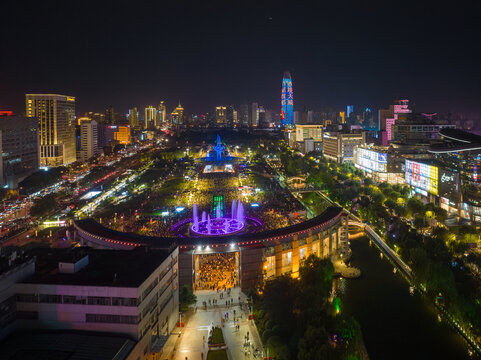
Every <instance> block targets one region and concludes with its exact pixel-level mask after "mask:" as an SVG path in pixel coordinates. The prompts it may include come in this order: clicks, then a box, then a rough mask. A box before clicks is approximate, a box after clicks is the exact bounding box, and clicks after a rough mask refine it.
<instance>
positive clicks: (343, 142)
mask: <svg viewBox="0 0 481 360" xmlns="http://www.w3.org/2000/svg"><path fill="white" fill-rule="evenodd" d="M365 143H366V133H365V132H364V131H357V132H350V131H329V132H325V133H324V134H323V139H322V155H323V156H324V157H325V158H327V159H330V160H334V161H336V162H337V163H340V164H342V163H345V162H353V161H354V148H355V147H356V146H360V145H364V144H365Z"/></svg>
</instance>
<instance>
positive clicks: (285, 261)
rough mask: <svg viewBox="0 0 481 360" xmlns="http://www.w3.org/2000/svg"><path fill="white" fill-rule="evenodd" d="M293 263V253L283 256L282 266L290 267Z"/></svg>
mask: <svg viewBox="0 0 481 360" xmlns="http://www.w3.org/2000/svg"><path fill="white" fill-rule="evenodd" d="M291 263H292V251H289V252H287V253H284V254H282V266H288V265H291Z"/></svg>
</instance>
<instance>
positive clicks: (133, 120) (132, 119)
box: [127, 107, 140, 130]
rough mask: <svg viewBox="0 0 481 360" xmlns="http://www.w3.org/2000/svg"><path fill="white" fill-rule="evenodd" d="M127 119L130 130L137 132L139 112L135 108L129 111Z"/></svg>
mask: <svg viewBox="0 0 481 360" xmlns="http://www.w3.org/2000/svg"><path fill="white" fill-rule="evenodd" d="M127 117H128V118H129V125H130V127H131V128H132V129H136V130H138V129H139V128H140V121H139V111H138V110H137V107H134V108H132V109H130V110H129V113H128V115H127Z"/></svg>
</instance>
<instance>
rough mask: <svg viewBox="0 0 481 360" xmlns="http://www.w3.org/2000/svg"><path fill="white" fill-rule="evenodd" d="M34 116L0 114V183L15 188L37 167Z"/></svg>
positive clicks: (36, 129)
mask: <svg viewBox="0 0 481 360" xmlns="http://www.w3.org/2000/svg"><path fill="white" fill-rule="evenodd" d="M38 150H39V147H38V122H37V119H36V118H26V117H20V116H0V153H1V154H2V161H1V162H0V185H1V186H2V187H9V188H16V187H17V185H18V183H19V182H20V181H22V180H23V179H25V178H26V177H27V176H29V175H31V174H33V173H34V172H35V171H37V170H38V168H39V153H38Z"/></svg>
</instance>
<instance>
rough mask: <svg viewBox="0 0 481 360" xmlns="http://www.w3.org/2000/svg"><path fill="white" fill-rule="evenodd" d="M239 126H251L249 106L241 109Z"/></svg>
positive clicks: (243, 106)
mask: <svg viewBox="0 0 481 360" xmlns="http://www.w3.org/2000/svg"><path fill="white" fill-rule="evenodd" d="M238 117H239V124H240V126H241V127H248V126H249V105H247V104H244V105H241V106H240V107H239V114H238Z"/></svg>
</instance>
